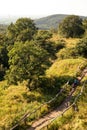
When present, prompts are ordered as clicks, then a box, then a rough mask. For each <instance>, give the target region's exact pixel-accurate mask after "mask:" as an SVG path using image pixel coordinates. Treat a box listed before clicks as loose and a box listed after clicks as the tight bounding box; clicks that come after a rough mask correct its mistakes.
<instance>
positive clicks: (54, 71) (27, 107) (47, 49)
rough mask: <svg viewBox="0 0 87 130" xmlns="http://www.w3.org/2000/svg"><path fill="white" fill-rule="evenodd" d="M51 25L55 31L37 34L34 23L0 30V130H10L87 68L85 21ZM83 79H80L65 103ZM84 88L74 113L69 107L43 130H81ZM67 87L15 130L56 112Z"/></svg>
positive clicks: (21, 20)
mask: <svg viewBox="0 0 87 130" xmlns="http://www.w3.org/2000/svg"><path fill="white" fill-rule="evenodd" d="M56 17H58V16H56ZM57 19H58V18H57ZM59 19H60V18H59ZM48 20H49V17H48ZM51 22H52V25H55V22H54V20H51ZM56 24H58V28H53V27H54V26H52V27H51V28H50V29H47V30H44V29H43V30H42V29H41V27H40V28H39V29H38V27H37V26H36V24H35V21H34V20H32V19H30V18H19V19H17V21H16V22H15V23H11V24H10V25H8V26H7V25H3V24H2V25H0V101H1V102H0V118H1V120H0V130H9V129H11V128H12V127H13V126H14V125H15V124H17V123H18V122H19V120H20V119H21V117H22V116H23V115H24V114H25V113H26V112H27V111H29V112H31V111H32V110H34V109H36V108H38V106H40V105H41V104H42V103H44V102H47V101H49V100H50V99H52V98H53V97H54V96H55V95H56V94H57V92H59V91H60V90H61V88H63V87H64V85H65V84H66V82H67V81H68V80H70V81H72V80H73V79H74V78H76V77H77V76H80V74H81V72H82V71H83V70H84V69H85V68H87V19H86V18H85V19H83V18H81V17H79V16H76V15H69V16H65V17H64V19H63V20H62V21H60V22H59V21H58V23H57V21H56ZM42 28H43V27H42ZM80 64H81V66H80V67H79V70H77V68H78V66H79V65H80ZM86 80H87V77H86V76H85V77H84V78H83V79H82V82H81V84H79V87H78V89H77V90H76V92H75V94H74V95H73V99H72V100H71V102H72V101H73V100H74V98H75V97H76V94H77V93H78V92H79V91H80V88H81V86H82V83H83V82H84V81H86ZM86 87H87V85H86ZM86 87H85V90H84V93H83V94H82V96H81V97H80V98H79V100H78V101H77V104H76V105H77V106H78V108H79V111H78V112H77V113H76V112H75V111H74V110H73V109H72V108H71V109H70V110H69V111H68V112H67V113H66V115H65V116H64V117H61V118H60V119H57V121H55V122H54V124H51V125H50V127H49V128H48V129H49V130H57V129H59V130H70V129H71V130H76V129H78V130H86V127H87V117H86V115H87V111H86V110H87V105H86V104H87V100H86V99H87V89H86ZM70 88H71V86H70V84H69V85H68V88H66V89H65V91H64V92H63V93H62V95H61V96H60V97H59V98H57V100H55V102H53V103H51V104H46V106H44V107H43V108H42V110H41V111H39V112H38V113H36V115H35V116H34V115H32V116H31V117H29V118H27V123H25V124H24V123H23V122H22V123H20V125H18V126H17V128H16V129H17V130H22V129H23V130H27V129H28V128H29V127H30V126H31V124H32V122H33V121H35V120H36V119H37V118H40V117H42V116H44V115H46V114H47V113H49V112H50V111H52V110H53V109H54V108H56V107H58V106H59V105H60V104H61V103H62V102H63V101H64V99H65V98H66V97H67V95H68V93H69V91H70ZM81 104H82V105H81ZM73 115H74V116H73ZM77 117H78V119H77ZM70 123H71V125H69V124H70ZM73 124H74V125H75V126H74V125H73ZM11 130H12V129H11Z"/></svg>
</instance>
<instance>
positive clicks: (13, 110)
mask: <svg viewBox="0 0 87 130" xmlns="http://www.w3.org/2000/svg"><path fill="white" fill-rule="evenodd" d="M82 61H84V59H70V60H68V59H67V60H62V61H56V62H55V63H54V64H53V66H52V67H51V68H50V69H49V70H48V72H47V75H54V76H58V77H59V76H65V75H68V76H72V75H74V72H75V70H76V68H77V66H78V64H80V63H81V62H82ZM50 98H51V96H50V95H43V94H42V93H41V92H30V91H28V89H27V88H26V87H25V86H21V85H19V86H10V87H8V88H7V86H6V85H5V83H3V82H1V83H0V119H1V120H0V126H1V129H3V128H4V126H5V127H6V128H9V127H11V125H12V123H13V124H14V123H15V122H16V121H17V120H19V119H20V117H21V116H22V115H23V114H24V113H25V112H26V111H27V110H28V111H32V110H33V109H34V108H37V107H38V106H39V105H40V104H41V103H42V102H44V101H46V100H49V99H50Z"/></svg>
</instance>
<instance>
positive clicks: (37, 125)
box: [27, 90, 75, 130]
mask: <svg viewBox="0 0 87 130" xmlns="http://www.w3.org/2000/svg"><path fill="white" fill-rule="evenodd" d="M74 91H75V90H72V91H71V92H70V93H69V95H68V97H66V99H65V100H64V102H62V104H61V105H60V106H59V107H58V108H56V109H55V110H53V111H52V112H50V113H49V114H47V115H46V116H44V117H43V118H40V119H38V120H36V121H35V122H34V123H33V124H32V126H31V127H30V128H29V129H27V130H40V129H41V128H43V127H44V126H46V125H47V124H48V123H49V121H51V120H52V119H53V118H55V117H56V116H57V115H60V114H61V113H62V112H63V111H64V110H65V109H66V108H67V107H68V105H69V104H70V101H71V98H72V95H73V93H74Z"/></svg>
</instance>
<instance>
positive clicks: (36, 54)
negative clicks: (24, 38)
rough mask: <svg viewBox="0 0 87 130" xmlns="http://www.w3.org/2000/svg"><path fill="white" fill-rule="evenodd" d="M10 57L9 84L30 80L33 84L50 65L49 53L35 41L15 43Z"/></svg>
mask: <svg viewBox="0 0 87 130" xmlns="http://www.w3.org/2000/svg"><path fill="white" fill-rule="evenodd" d="M8 55H9V65H10V67H9V70H8V71H7V76H6V78H7V80H8V82H9V83H18V82H22V81H23V80H28V82H29V84H32V82H34V80H35V79H37V80H38V78H39V77H40V76H42V75H44V72H45V70H46V69H47V67H48V64H49V63H50V62H49V54H48V53H47V51H46V50H44V49H43V48H41V47H40V46H38V44H37V43H35V42H34V41H31V42H26V43H22V42H20V43H19V42H17V43H15V44H14V47H13V48H12V49H11V50H10V51H9V54H8Z"/></svg>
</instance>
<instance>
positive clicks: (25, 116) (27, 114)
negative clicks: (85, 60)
mask: <svg viewBox="0 0 87 130" xmlns="http://www.w3.org/2000/svg"><path fill="white" fill-rule="evenodd" d="M81 65H82V63H81V64H80V65H79V66H78V67H77V70H76V71H75V72H77V71H78V69H79V67H80V66H81ZM67 83H68V81H67ZM67 83H66V84H65V85H64V88H62V89H61V90H60V91H59V92H58V93H57V94H56V95H55V97H53V98H52V99H51V100H49V101H47V102H44V103H43V104H41V105H40V106H39V107H38V108H36V109H35V110H33V112H31V113H30V112H29V111H28V112H26V113H25V114H24V115H23V116H22V118H21V119H20V120H19V121H18V123H17V124H16V125H14V126H13V127H12V128H11V129H10V130H14V129H15V128H16V127H18V126H19V125H20V122H22V121H24V120H25V119H26V118H27V117H29V116H31V115H32V114H33V113H36V111H37V110H39V109H40V108H41V107H42V106H44V105H46V104H49V103H51V102H52V101H54V100H55V99H56V98H57V97H58V96H59V95H60V94H61V93H62V92H63V90H64V89H65V87H66V86H67Z"/></svg>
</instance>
